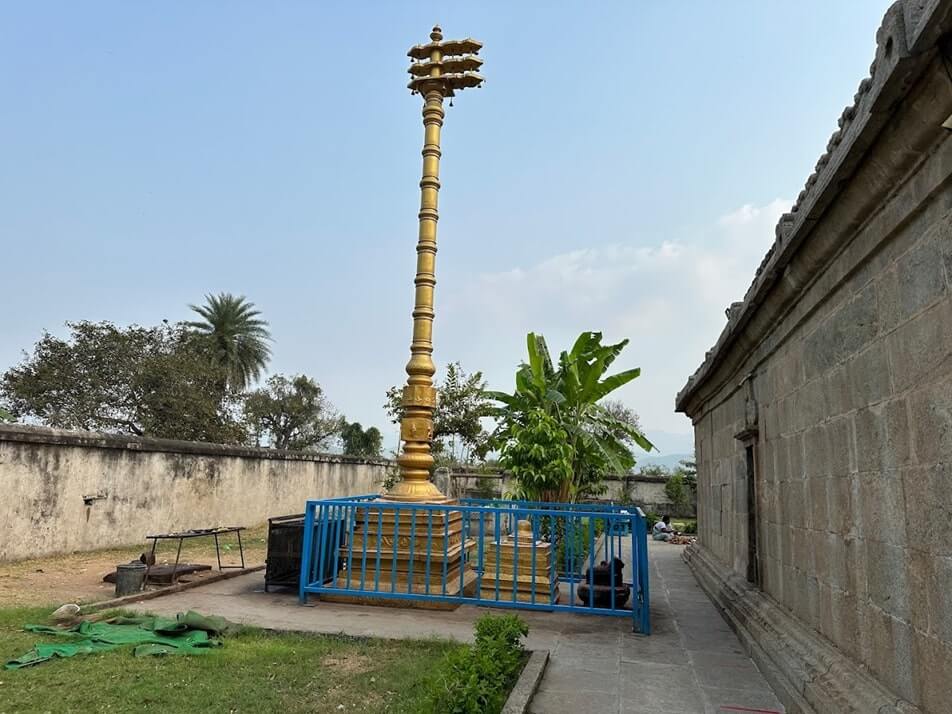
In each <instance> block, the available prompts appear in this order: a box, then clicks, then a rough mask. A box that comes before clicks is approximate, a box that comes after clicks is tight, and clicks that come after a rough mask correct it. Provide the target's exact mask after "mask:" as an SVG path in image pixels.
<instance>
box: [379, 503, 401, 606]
mask: <svg viewBox="0 0 952 714" xmlns="http://www.w3.org/2000/svg"><path fill="white" fill-rule="evenodd" d="M381 510H383V509H381ZM399 542H400V514H399V513H394V514H393V556H392V557H391V558H390V563H391V565H390V592H396V589H397V543H399Z"/></svg>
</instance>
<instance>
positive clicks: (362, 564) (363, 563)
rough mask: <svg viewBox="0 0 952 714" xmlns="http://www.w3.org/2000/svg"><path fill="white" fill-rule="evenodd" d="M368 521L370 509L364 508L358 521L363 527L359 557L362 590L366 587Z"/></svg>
mask: <svg viewBox="0 0 952 714" xmlns="http://www.w3.org/2000/svg"><path fill="white" fill-rule="evenodd" d="M369 520H370V509H369V508H365V509H364V514H363V516H362V517H361V519H360V521H361V523H362V524H363V526H364V536H363V538H361V540H362V541H363V553H362V554H361V556H360V589H361V590H364V589H365V588H366V587H367V535H368V534H367V525H368V524H367V522H368V521H369Z"/></svg>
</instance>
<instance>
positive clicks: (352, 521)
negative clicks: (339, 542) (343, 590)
mask: <svg viewBox="0 0 952 714" xmlns="http://www.w3.org/2000/svg"><path fill="white" fill-rule="evenodd" d="M356 523H357V510H356V507H355V506H348V508H347V583H348V584H350V582H351V580H350V578H351V573H353V571H354V526H355V525H356Z"/></svg>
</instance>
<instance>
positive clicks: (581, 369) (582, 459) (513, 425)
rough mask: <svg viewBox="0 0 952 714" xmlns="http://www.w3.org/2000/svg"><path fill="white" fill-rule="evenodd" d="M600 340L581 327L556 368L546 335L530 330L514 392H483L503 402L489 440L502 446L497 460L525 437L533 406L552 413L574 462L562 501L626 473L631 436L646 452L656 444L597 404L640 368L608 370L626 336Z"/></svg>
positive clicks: (561, 492)
mask: <svg viewBox="0 0 952 714" xmlns="http://www.w3.org/2000/svg"><path fill="white" fill-rule="evenodd" d="M601 340H602V335H601V333H599V332H583V333H582V334H581V335H580V336H579V338H578V339H577V340H576V341H575V344H574V345H573V346H572V349H571V350H570V351H568V352H562V353H561V354H560V355H559V365H558V368H556V367H555V366H554V364H553V362H552V359H551V357H550V355H549V350H548V347H547V346H546V343H545V339H544V338H543V337H542V336H541V335H536V334H534V333H529V335H528V337H527V346H528V353H529V354H528V356H529V361H528V362H527V363H523V364H522V365H521V366H520V367H519V369H518V370H517V371H516V389H515V391H514V392H513V393H512V394H507V393H505V392H488V393H487V396H489V397H491V398H492V399H494V400H496V401H498V402H500V403H501V404H502V406H501V407H499V408H497V409H496V410H495V411H494V412H493V414H494V416H496V417H497V418H498V420H499V423H498V427H497V429H496V432H495V434H494V436H493V445H494V446H495V447H496V448H499V449H500V461H501V462H505V461H506V458H507V450H510V449H513V448H516V445H517V444H518V442H519V440H520V439H522V438H524V437H523V435H524V434H525V433H526V431H525V429H526V428H527V427H528V426H529V425H530V419H537V417H535V416H532V415H533V414H534V413H535V412H536V411H539V410H541V411H542V412H544V413H545V414H546V415H548V416H549V417H551V419H552V420H554V422H555V423H556V424H558V426H559V428H560V429H561V431H563V432H564V433H565V435H566V440H567V445H568V447H569V449H570V453H571V460H572V462H571V469H570V475H569V476H568V477H567V478H568V483H566V484H564V486H563V487H560V489H559V490H558V495H559V498H561V499H564V500H570V501H574V500H577V499H578V498H582V497H585V496H587V495H591V494H595V493H597V492H598V491H599V490H600V488H601V484H602V481H603V480H604V477H605V476H606V475H607V474H609V473H612V472H614V473H625V472H627V471H628V470H629V469H630V468H631V467H632V466H633V465H634V456H633V455H632V453H631V451H630V450H629V448H628V446H627V445H626V442H628V441H629V440H630V442H631V443H633V444H636V445H637V446H639V447H641V448H642V449H645V450H646V451H647V450H650V449H652V448H654V447H653V446H652V444H651V442H650V441H648V439H647V438H646V437H645V436H644V434H642V433H641V430H640V429H639V428H638V427H637V426H635V425H632V424H631V423H629V422H626V421H623V420H622V419H619V418H617V417H616V416H614V415H613V414H612V413H611V412H610V411H609V409H606V408H605V406H604V405H603V404H601V403H600V402H601V401H602V399H603V398H604V397H606V396H607V395H608V394H610V393H611V392H613V391H615V390H616V389H618V388H619V387H621V386H623V385H625V384H627V383H629V382H630V381H632V380H633V379H635V378H637V377H638V376H639V374H640V373H641V371H640V370H638V369H631V370H627V371H624V372H620V373H618V374H614V375H607V372H608V369H609V367H610V366H611V365H612V363H613V362H614V361H615V359H616V358H617V357H618V355H619V354H620V353H621V351H622V350H623V349H624V348H625V346H626V345H627V344H628V340H624V341H622V342H619V343H618V344H614V345H602V344H601Z"/></svg>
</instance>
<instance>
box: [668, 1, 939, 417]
mask: <svg viewBox="0 0 952 714" xmlns="http://www.w3.org/2000/svg"><path fill="white" fill-rule="evenodd" d="M950 29H952V0H897V2H895V3H893V5H892V6H891V7H890V8H889V9H888V10H887V11H886V14H885V16H884V17H883V22H882V24H881V25H880V27H879V30H878V31H877V32H876V55H875V58H874V59H873V62H872V64H871V65H870V66H869V76H868V77H866V78H865V79H863V80H862V81H861V82H860V83H859V87H858V89H857V90H856V94H855V95H853V103H852V104H850V105H849V106H847V107H846V108H845V109H843V112H842V114H840V118H839V120H838V122H837V124H838V128H837V130H836V131H834V132H833V135H832V136H831V137H830V140H829V141H828V142H827V145H826V152H825V153H824V154H823V155H822V156H820V158H819V159H818V160H817V162H816V168H815V169H814V171H813V173H812V174H810V176H809V177H808V178H807V180H806V184H805V185H804V187H803V190H802V191H800V195H799V196H797V200H796V202H795V203H794V204H793V207H792V208H791V209H790V211H789V212H788V213H784V214H783V215H782V216H781V217H780V220H779V221H778V222H777V227H776V230H775V236H776V238H775V240H774V243H773V245H772V246H771V247H770V249H769V250H768V251H767V254H766V255H765V256H764V259H763V260H762V261H761V263H760V266H759V267H758V268H757V271H756V273H755V275H754V280H753V282H752V283H751V285H750V287H749V288H748V289H747V292H746V294H745V295H744V299H743V301H741V302H736V303H732V304H731V306H730V307H729V308H728V309H727V315H728V322H727V325H726V326H725V327H724V329H723V331H722V332H721V335H720V337H719V338H718V340H717V342H716V343H715V345H714V347H712V348H711V349H710V350H708V352H707V354H706V355H705V357H704V362H703V363H702V364H701V366H700V367H699V368H698V369H697V371H695V373H694V374H693V375H691V376H690V377H689V378H688V381H687V384H685V386H684V387H683V388H682V389H681V391H680V392H679V393H678V396H677V398H676V400H675V405H676V408H677V409H678V410H679V411H683V410H684V407H685V405H686V403H687V401H688V400H689V399H690V398H691V396H692V395H693V394H694V393H695V392H696V391H697V389H698V387H699V386H700V385H701V384H702V383H703V382H704V380H705V379H706V378H707V377H708V376H709V375H710V373H711V370H712V368H713V366H714V364H715V363H716V362H717V360H718V358H719V357H720V356H721V355H722V354H724V353H725V352H726V350H728V349H729V348H730V346H731V344H732V343H733V342H734V340H735V338H736V337H737V335H738V334H739V333H740V332H741V331H742V330H743V328H744V326H745V325H746V323H747V322H748V320H749V318H750V316H751V315H752V314H753V313H754V312H755V311H756V309H757V307H758V306H759V305H760V303H761V302H762V301H763V298H764V297H765V296H766V293H767V292H768V290H769V289H770V287H771V286H772V285H773V284H774V283H775V282H776V281H777V280H778V279H779V278H780V277H781V276H782V274H783V269H784V268H785V267H786V265H787V264H788V263H789V262H790V259H791V257H792V256H793V254H794V253H795V252H796V249H797V248H798V247H799V246H800V244H801V243H802V242H803V240H804V239H805V238H806V236H807V234H808V233H809V232H810V230H811V229H812V228H813V226H814V225H815V224H816V222H817V219H818V217H819V215H820V214H821V213H822V211H823V210H824V209H825V208H826V207H828V206H829V204H830V203H831V202H832V201H833V199H834V198H835V195H836V194H837V193H838V192H839V190H840V188H841V187H842V184H843V182H844V180H845V179H846V178H847V177H848V176H849V174H851V173H852V171H853V170H854V169H855V168H856V165H857V164H858V163H859V160H860V158H861V156H862V154H863V153H865V150H866V149H867V148H868V147H869V146H870V145H871V144H872V142H873V140H874V139H875V137H876V135H877V134H878V133H879V130H880V129H881V128H882V126H883V124H884V123H885V120H886V119H887V118H888V115H887V113H886V111H885V110H886V108H885V107H883V106H882V104H883V103H882V102H879V103H878V100H880V99H884V100H885V99H888V100H889V105H890V106H892V105H893V104H894V102H895V101H896V98H895V95H896V94H897V90H898V91H899V92H902V93H904V92H905V91H907V90H908V88H909V86H910V82H909V73H910V71H911V69H910V65H912V64H914V62H913V60H915V59H916V57H917V56H921V55H924V54H927V53H929V52H933V53H934V52H935V46H936V43H937V42H938V39H939V37H940V36H941V35H942V34H943V32H948V31H949V30H950Z"/></svg>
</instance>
